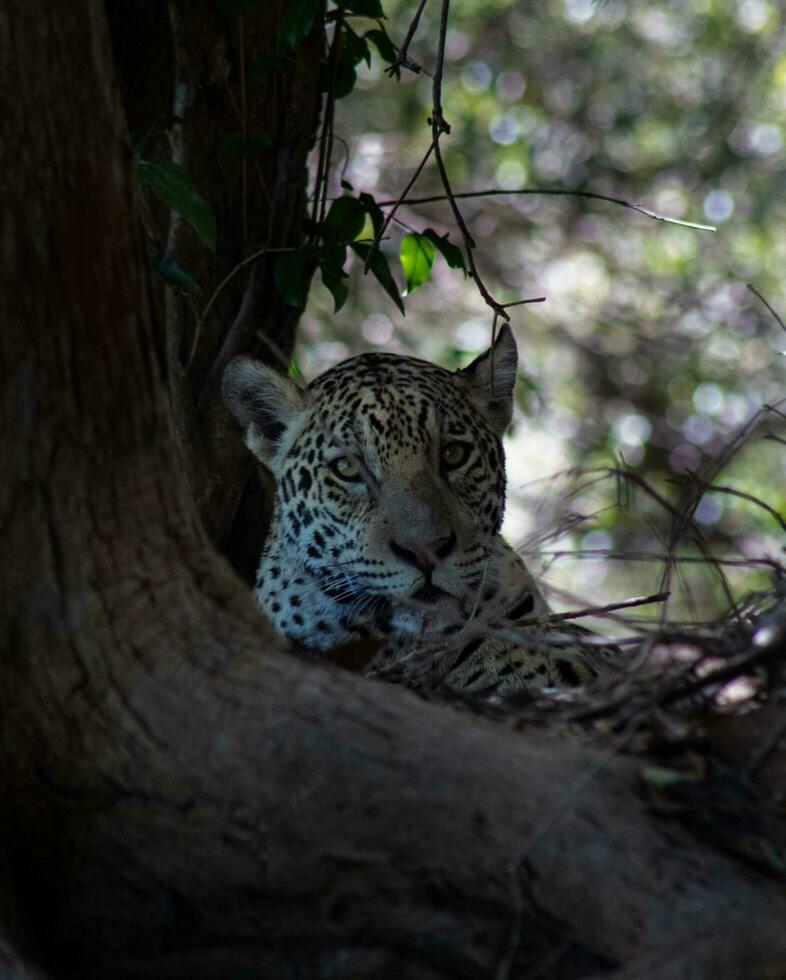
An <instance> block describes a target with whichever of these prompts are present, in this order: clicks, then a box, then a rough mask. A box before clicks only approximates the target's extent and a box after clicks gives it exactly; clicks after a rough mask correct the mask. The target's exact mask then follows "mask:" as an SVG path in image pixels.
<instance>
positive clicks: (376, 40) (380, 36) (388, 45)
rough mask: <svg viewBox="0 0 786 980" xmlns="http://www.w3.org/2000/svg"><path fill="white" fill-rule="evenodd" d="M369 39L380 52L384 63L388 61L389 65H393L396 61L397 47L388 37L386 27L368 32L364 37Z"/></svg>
mask: <svg viewBox="0 0 786 980" xmlns="http://www.w3.org/2000/svg"><path fill="white" fill-rule="evenodd" d="M363 36H364V37H366V38H368V40H369V41H371V43H372V44H373V45H374V46H375V47H376V49H377V51H379V56H380V57H381V58H382V60H383V61H386V62H387V63H388V64H389V65H392V64H393V62H394V61H395V60H396V46H395V44H394V43H393V42H392V41H391V40H390V38H389V37H388V32H387V31H386V30H385V28H384V27H379V28H374V29H372V30H370V31H366V33H365V34H364V35H363Z"/></svg>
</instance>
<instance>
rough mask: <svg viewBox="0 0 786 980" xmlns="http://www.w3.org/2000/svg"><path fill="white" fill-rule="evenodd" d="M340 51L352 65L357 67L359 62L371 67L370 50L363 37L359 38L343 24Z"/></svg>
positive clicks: (347, 25)
mask: <svg viewBox="0 0 786 980" xmlns="http://www.w3.org/2000/svg"><path fill="white" fill-rule="evenodd" d="M341 51H342V54H345V55H346V56H347V57H348V58H349V59H350V60H351V61H352V64H353V65H359V64H360V62H361V61H365V62H366V64H367V65H368V66H369V67H371V49H370V48H369V46H368V41H366V38H365V36H364V37H361V36H360V35H359V34H356V33H355V31H353V30H352V28H351V27H350V26H349V24H344V29H343V31H342V34H341Z"/></svg>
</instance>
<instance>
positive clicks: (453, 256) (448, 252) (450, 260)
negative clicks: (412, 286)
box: [423, 228, 467, 276]
mask: <svg viewBox="0 0 786 980" xmlns="http://www.w3.org/2000/svg"><path fill="white" fill-rule="evenodd" d="M423 234H424V236H425V237H426V238H428V240H429V241H430V242H431V244H432V245H433V246H434V247H435V248H436V249H437V251H438V252H439V253H440V255H441V256H442V258H443V259H444V260H445V261H446V262H447V264H448V265H449V266H450V268H451V269H462V270H463V272H464V275H465V276H466V274H467V266H466V264H465V262H464V254H463V252H462V251H461V249H460V248H459V247H458V245H454V244H453V243H452V242H449V241H448V236H447V235H443V237H442V238H440V237H439V235H438V234H437V233H436V232H435V231H434V229H433V228H426V230H425V231H424V232H423Z"/></svg>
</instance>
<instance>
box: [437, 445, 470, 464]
mask: <svg viewBox="0 0 786 980" xmlns="http://www.w3.org/2000/svg"><path fill="white" fill-rule="evenodd" d="M439 455H440V459H441V460H442V463H443V465H444V466H445V468H446V469H449V470H454V469H456V467H457V466H461V465H462V463H466V461H467V457H468V456H469V446H467V444H466V443H465V442H448V443H446V444H445V445H444V446H443V447H442V449H441V450H440V454H439Z"/></svg>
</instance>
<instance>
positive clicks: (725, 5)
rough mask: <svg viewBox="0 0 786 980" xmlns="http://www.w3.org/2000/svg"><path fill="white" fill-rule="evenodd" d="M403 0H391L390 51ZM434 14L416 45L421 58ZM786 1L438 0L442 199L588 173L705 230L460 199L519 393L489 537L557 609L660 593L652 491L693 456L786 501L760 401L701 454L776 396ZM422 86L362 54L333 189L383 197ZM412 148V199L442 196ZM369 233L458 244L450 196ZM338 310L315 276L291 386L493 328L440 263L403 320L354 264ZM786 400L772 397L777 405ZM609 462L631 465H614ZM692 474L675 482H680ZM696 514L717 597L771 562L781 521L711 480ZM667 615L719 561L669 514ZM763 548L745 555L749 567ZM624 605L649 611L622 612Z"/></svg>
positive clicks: (416, 133) (618, 213) (661, 521)
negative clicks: (448, 192)
mask: <svg viewBox="0 0 786 980" xmlns="http://www.w3.org/2000/svg"><path fill="white" fill-rule="evenodd" d="M414 6H415V5H414V4H413V3H411V2H402V0H386V2H385V11H386V13H387V14H388V23H387V26H388V30H389V32H390V34H391V36H392V37H393V39H394V41H396V43H398V44H400V43H401V41H402V39H403V37H404V34H405V32H406V27H407V25H408V22H409V17H410V16H411V14H412V11H413V8H414ZM438 11H439V6H438V5H437V4H436V3H435V2H434V3H432V4H431V5H427V7H426V11H425V14H424V16H423V18H422V20H421V25H420V28H419V30H418V32H417V35H416V37H415V40H414V43H413V46H412V48H411V50H410V53H411V55H412V56H413V57H414V58H415V60H416V61H418V62H419V63H420V64H421V65H422V66H423V67H424V69H426V70H427V71H428V70H430V69H431V68H432V67H433V65H434V52H435V49H436V37H437V28H438V23H437V16H438ZM784 20H786V14H784V11H783V9H782V8H779V6H778V5H777V4H775V3H770V2H767V0H696V2H693V3H689V4H686V3H683V2H677V0H673V2H661V3H645V2H635V0H630V2H624V0H607V2H597V3H593V2H592V0H544V2H542V3H540V4H534V5H533V4H524V3H523V2H502V0H487V2H485V3H482V4H481V3H477V2H475V0H453V3H452V4H451V17H450V29H449V33H448V36H447V49H446V51H447V60H446V65H445V79H444V91H443V102H444V111H445V116H446V118H447V120H448V122H449V123H450V125H451V127H452V131H451V134H450V135H449V136H447V137H444V138H443V140H442V146H443V148H444V152H445V158H446V163H447V167H448V170H449V173H450V176H451V179H452V183H453V187H454V190H455V191H476V190H485V189H492V188H493V189H496V190H504V191H517V190H521V189H522V188H530V189H532V190H537V189H563V190H589V191H593V192H596V193H601V194H607V195H611V196H614V197H618V198H622V199H624V200H626V201H629V202H632V203H638V204H642V205H644V206H646V207H648V208H651V209H653V210H654V211H656V212H659V213H662V214H664V215H668V216H670V217H674V218H678V219H683V220H686V221H692V222H698V223H704V224H709V225H714V226H716V227H717V230H716V231H715V232H710V231H701V230H694V229H691V228H688V227H682V226H679V225H674V224H668V223H664V222H658V221H654V220H651V219H649V218H647V217H645V216H643V215H641V214H638V213H635V212H633V211H630V210H626V209H624V208H622V207H619V206H616V205H614V204H610V203H604V202H600V201H587V200H582V199H580V198H576V197H567V196H566V197H561V196H542V195H538V194H515V193H511V194H510V195H505V196H499V197H484V198H476V199H472V200H467V201H463V202H462V210H463V212H464V214H465V216H466V218H467V221H468V224H469V227H470V230H471V232H472V234H473V236H474V237H475V239H476V241H477V243H478V248H477V252H476V257H477V262H478V265H479V268H480V270H481V274H482V275H483V277H484V279H485V280H486V282H487V284H488V286H489V288H490V289H491V291H492V293H494V295H495V296H496V297H497V298H498V299H500V300H501V301H503V302H514V301H516V300H519V299H523V298H527V297H535V296H540V295H544V296H545V297H546V302H544V303H542V304H537V305H530V306H522V307H517V308H515V309H513V310H511V314H512V326H513V329H514V332H515V334H516V337H517V339H518V343H519V349H520V355H521V376H520V380H519V385H518V409H517V414H516V419H515V423H514V426H513V429H512V431H511V433H510V436H509V438H508V440H507V458H508V473H509V504H508V514H507V520H506V524H505V529H504V530H505V533H506V535H507V537H508V540H510V541H511V543H512V544H514V545H515V546H517V547H518V548H520V550H521V551H522V553H523V554H525V556H526V558H527V561H528V562H529V563H530V564H531V565H532V566H533V567H534V568H536V569H538V570H540V571H541V573H542V575H543V576H544V578H545V581H546V582H547V583H548V585H549V588H550V596H551V600H552V602H553V604H554V605H555V607H557V608H561V609H562V608H571V607H575V605H576V604H577V603H586V604H600V603H605V602H614V601H621V600H624V599H626V598H628V597H630V596H633V595H636V594H643V593H648V592H653V591H655V590H656V589H657V588H658V586H659V583H660V581H661V575H662V572H663V562H662V561H659V560H657V559H658V556H663V555H665V554H666V553H667V552H668V551H669V549H670V547H672V546H673V545H674V542H673V541H672V540H671V538H670V535H671V531H670V522H671V517H670V515H669V512H668V509H667V508H665V507H664V506H663V504H662V503H661V502H659V501H658V500H656V499H655V495H658V496H660V497H662V498H663V499H664V500H665V501H666V502H668V503H670V504H672V505H674V504H676V503H677V502H678V501H680V499H681V497H682V495H683V493H684V492H685V490H686V487H688V486H689V485H690V483H691V474H695V473H698V474H700V475H701V474H705V475H708V476H709V477H710V478H712V480H713V482H714V485H716V486H721V487H728V488H732V489H734V490H736V491H740V492H741V493H742V494H746V495H751V496H753V497H756V498H760V499H761V500H763V501H764V502H766V503H767V504H768V505H769V507H770V508H772V510H773V511H775V512H777V513H778V514H780V515H783V514H785V513H786V443H784V442H780V441H778V440H779V439H786V425H785V424H784V422H785V421H786V419H785V418H784V417H780V416H779V415H778V414H777V413H776V412H769V413H765V416H764V417H763V419H762V421H761V423H760V424H759V425H758V426H757V427H756V428H755V429H754V430H753V431H752V432H751V433H749V434H748V436H747V438H745V439H744V440H742V442H743V444H742V445H741V447H740V448H739V449H738V451H737V452H736V453H735V454H734V455H733V457H732V458H731V459H730V460H729V461H728V463H726V464H725V465H724V466H723V467H722V469H721V471H720V472H719V473H718V474H717V475H715V474H714V471H713V469H712V468H713V466H714V463H715V461H716V460H718V459H719V458H720V459H721V460H722V459H723V457H724V454H725V451H726V449H727V447H729V446H730V445H733V444H734V439H735V435H736V434H737V433H738V432H739V430H740V429H741V427H744V426H745V425H746V423H748V422H749V420H750V419H751V418H752V417H753V416H754V415H755V414H756V413H757V411H759V410H760V409H761V407H762V406H763V405H765V404H770V405H772V404H774V403H777V402H778V400H779V399H782V398H784V397H785V396H786V358H784V357H783V356H782V352H783V351H784V350H786V332H785V331H784V330H783V329H782V328H781V327H780V326H779V324H778V322H777V321H776V319H775V318H774V317H773V316H772V315H771V314H770V313H769V312H768V310H767V309H766V307H765V306H764V304H763V303H762V302H761V301H760V300H759V299H758V298H757V297H756V296H755V295H754V294H753V293H752V292H751V291H750V290H749V289H748V288H747V284H749V283H750V284H752V285H754V286H755V288H756V289H757V290H758V291H759V292H760V293H761V294H762V296H764V297H766V299H767V300H768V301H769V302H770V303H771V304H772V306H773V307H774V308H775V309H776V310H778V311H780V312H781V314H783V315H786V285H785V284H784V275H783V273H784V268H785V267H786V169H784V135H785V134H786V128H785V127H786V31H784ZM430 106H431V79H430V78H429V77H427V75H426V74H425V73H424V74H420V75H414V74H411V73H409V72H404V73H403V77H402V79H401V81H399V82H396V81H395V80H391V79H389V78H388V77H387V76H386V75H385V74H384V72H383V65H382V63H381V62H380V61H379V60H378V59H377V58H376V56H375V60H374V61H373V62H372V64H371V67H370V68H368V69H367V68H366V67H365V65H361V71H360V78H359V82H358V85H357V87H356V89H355V91H354V92H353V93H352V94H351V95H349V96H348V97H347V98H346V99H343V100H341V101H339V103H338V104H337V123H336V132H337V134H338V135H339V136H340V137H342V138H343V140H345V144H346V145H345V146H343V147H342V148H341V149H340V150H339V152H337V154H336V159H337V166H336V168H335V171H334V173H333V175H332V180H333V181H334V193H335V194H340V193H341V189H340V184H339V182H340V180H341V179H342V177H343V179H344V180H345V181H347V182H349V183H350V184H351V185H352V186H353V188H354V191H355V193H358V192H361V191H368V192H370V193H372V194H373V195H374V196H375V197H376V199H377V200H378V201H380V202H382V201H386V200H394V199H395V198H396V197H397V196H398V194H399V193H400V191H401V190H402V188H403V187H404V185H405V184H406V182H407V180H408V179H409V177H410V176H411V174H412V172H413V170H414V168H415V167H416V166H417V164H418V162H419V161H420V159H421V158H422V156H423V154H424V153H425V151H426V149H427V147H428V144H429V139H430V130H429V127H428V125H427V122H426V120H427V116H428V114H429V111H430ZM441 192H442V191H441V186H440V184H439V179H438V175H437V172H436V168H435V166H434V164H433V162H432V163H429V164H428V165H427V166H426V168H425V170H424V172H423V174H422V175H421V177H420V178H419V180H418V182H417V184H416V185H415V187H414V189H413V191H412V194H411V196H412V197H413V198H419V197H425V196H430V195H435V194H436V195H438V194H440V193H441ZM397 216H398V218H400V219H401V223H398V222H396V223H394V224H392V225H391V227H390V230H389V232H388V236H387V239H386V241H385V242H384V245H383V248H384V251H385V252H386V253H387V254H388V255H389V257H390V260H391V266H392V268H393V269H394V274H395V275H397V277H398V279H399V282H400V284H402V277H401V274H400V267H399V266H398V262H397V260H396V259H395V256H396V255H397V252H398V244H399V241H400V239H401V236H402V235H403V234H406V232H407V231H408V230H417V231H422V230H423V229H425V228H427V227H433V228H435V229H437V231H439V232H440V234H443V233H445V232H450V240H451V241H453V242H456V243H457V244H460V243H461V242H460V236H459V235H458V232H457V230H456V229H455V227H454V224H453V220H452V217H451V214H450V209H449V206H448V204H447V203H444V202H437V203H432V204H428V205H426V204H422V205H417V204H405V205H404V206H402V207H401V209H400V210H399V212H398V215H397ZM351 276H352V283H351V292H350V299H349V301H348V302H347V304H346V306H345V307H344V308H343V309H342V310H341V311H340V312H339V313H338V314H336V315H334V314H333V312H332V310H333V303H332V299H331V297H330V294H329V293H328V292H327V290H326V289H325V288H324V286H322V284H321V283H320V282H319V281H318V278H319V277H317V280H316V281H315V283H314V285H313V287H312V290H311V294H310V299H309V306H308V309H307V311H306V314H305V316H304V319H303V321H302V324H301V330H300V343H299V347H298V352H297V363H298V366H299V367H300V369H301V371H302V372H303V374H304V375H305V376H306V377H307V378H309V379H310V378H311V377H313V376H314V375H315V374H317V373H319V372H320V371H322V370H324V369H325V368H326V367H329V366H330V365H331V364H334V363H335V362H336V361H338V360H341V359H343V358H345V357H348V356H351V355H352V354H354V353H358V352H360V351H363V350H369V349H372V350H373V349H379V350H389V351H398V352H401V353H410V354H414V355H415V356H418V357H423V358H427V359H429V360H434V361H436V362H438V363H440V364H442V365H444V366H446V367H451V368H452V367H457V366H461V365H464V364H466V363H467V362H468V361H469V360H471V358H472V357H473V356H475V355H476V354H477V353H478V352H479V351H481V350H482V349H484V348H485V347H486V346H488V343H489V340H490V335H491V315H490V311H489V309H488V308H487V307H486V306H485V304H484V303H483V301H482V299H481V298H480V296H479V295H478V292H477V289H476V287H475V285H474V283H473V282H472V280H471V279H465V278H464V277H463V276H462V274H461V272H459V271H455V270H451V269H448V267H447V265H446V264H445V262H444V261H443V260H442V258H441V257H439V256H437V258H436V261H435V265H434V273H433V277H432V280H431V281H430V282H428V283H426V284H425V285H423V286H421V287H420V288H419V289H418V290H417V291H416V292H414V293H413V294H412V295H411V296H410V297H408V298H407V299H406V308H407V315H406V317H405V316H402V315H401V313H400V312H399V311H398V310H397V308H396V307H395V306H394V304H393V303H392V302H391V301H390V300H389V299H388V297H387V296H386V295H385V294H384V293H383V292H382V290H381V289H380V288H379V285H378V284H377V282H376V281H375V280H374V279H373V278H371V277H368V278H364V277H363V275H362V268H361V267H360V263H359V262H358V261H357V260H356V261H355V264H354V267H353V269H352V271H351ZM781 410H782V411H784V412H786V402H785V403H784V404H783V405H781ZM615 469H617V470H619V469H622V470H627V471H628V472H629V473H630V474H631V477H630V478H628V477H622V478H620V477H619V476H616V477H615V475H614V471H615ZM692 485H693V487H694V489H695V483H694V484H692ZM694 521H695V527H696V529H697V530H698V531H699V533H700V534H701V536H702V537H703V539H704V540H705V542H706V547H707V549H708V551H709V553H711V554H712V555H713V556H714V557H715V558H716V559H718V560H722V561H725V562H729V564H726V565H723V566H720V567H722V568H723V569H724V572H725V575H726V577H727V580H728V583H729V588H730V589H731V591H732V592H733V593H734V595H735V596H736V597H741V596H743V595H744V594H745V593H746V592H748V591H750V590H755V589H758V588H764V587H766V586H767V584H768V583H769V582H770V581H771V578H772V570H771V568H770V567H769V566H768V565H767V564H766V562H767V561H768V560H774V561H776V562H777V561H780V560H782V559H783V558H784V553H783V548H784V545H785V544H786V538H785V537H784V534H783V531H782V529H781V527H780V526H779V524H778V520H777V517H776V516H773V514H772V513H770V512H768V511H767V510H766V509H765V508H763V507H761V506H759V505H758V504H757V503H755V502H753V501H751V500H748V499H746V498H745V497H744V496H735V495H731V494H729V493H726V492H723V491H721V490H714V491H708V492H706V493H705V494H704V495H703V496H702V497H701V499H700V500H699V502H698V506H697V507H696V509H695V512H694ZM676 550H677V553H678V554H679V555H681V556H682V558H684V559H685V560H684V561H683V562H681V563H680V564H679V565H678V575H677V576H676V577H675V578H674V580H673V581H672V583H671V587H672V589H673V590H674V595H673V598H672V600H671V601H670V603H669V606H668V615H669V617H670V618H671V619H674V620H682V619H687V620H690V621H697V620H702V619H711V618H713V617H715V616H718V615H720V614H721V613H723V612H724V611H725V610H726V609H727V608H728V605H729V602H728V594H727V592H726V591H725V589H724V585H723V581H722V577H721V575H720V574H719V571H718V567H719V566H717V565H715V566H713V565H712V564H708V563H707V562H706V561H705V557H706V556H703V555H702V552H701V549H700V548H699V547H697V545H696V543H695V540H694V539H693V538H692V536H691V534H690V533H689V532H688V533H686V534H685V535H683V537H682V539H681V540H680V541H679V543H678V544H677V549H676ZM762 561H763V562H764V563H762V564H760V562H762ZM637 612H640V613H641V616H640V618H641V619H642V620H644V619H647V618H651V617H654V616H656V615H657V614H658V612H659V610H658V608H657V607H650V608H642V609H641V610H639V611H637Z"/></svg>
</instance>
